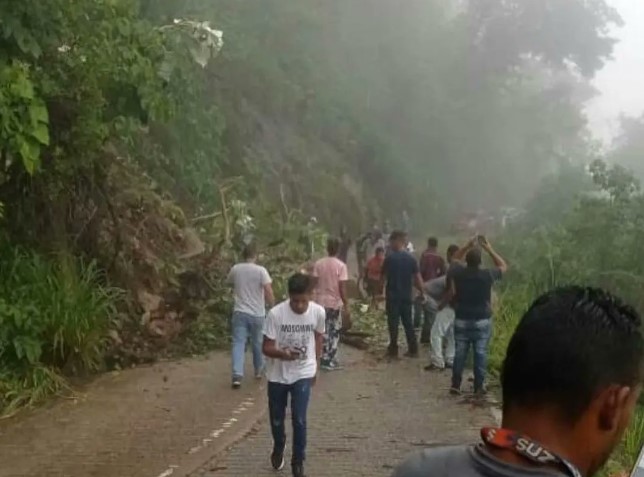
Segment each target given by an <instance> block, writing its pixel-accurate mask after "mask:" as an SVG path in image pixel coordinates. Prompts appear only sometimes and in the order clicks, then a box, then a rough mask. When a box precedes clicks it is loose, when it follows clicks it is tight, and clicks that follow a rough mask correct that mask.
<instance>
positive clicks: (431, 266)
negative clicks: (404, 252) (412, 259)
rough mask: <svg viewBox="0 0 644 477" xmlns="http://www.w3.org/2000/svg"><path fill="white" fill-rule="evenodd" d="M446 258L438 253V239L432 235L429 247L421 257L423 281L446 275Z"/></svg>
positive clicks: (428, 241)
mask: <svg viewBox="0 0 644 477" xmlns="http://www.w3.org/2000/svg"><path fill="white" fill-rule="evenodd" d="M445 270H446V266H445V259H444V258H443V257H441V255H440V254H439V253H438V239H437V238H436V237H430V238H429V239H428V240H427V249H426V250H425V251H424V252H423V254H422V255H421V257H420V275H421V276H422V277H423V282H428V281H430V280H433V279H434V278H438V277H442V276H443V275H445Z"/></svg>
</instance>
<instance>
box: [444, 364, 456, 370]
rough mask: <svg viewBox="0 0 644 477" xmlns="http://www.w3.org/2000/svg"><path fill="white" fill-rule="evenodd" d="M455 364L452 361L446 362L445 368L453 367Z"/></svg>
mask: <svg viewBox="0 0 644 477" xmlns="http://www.w3.org/2000/svg"><path fill="white" fill-rule="evenodd" d="M453 367H454V365H453V364H452V363H445V369H452V368H453Z"/></svg>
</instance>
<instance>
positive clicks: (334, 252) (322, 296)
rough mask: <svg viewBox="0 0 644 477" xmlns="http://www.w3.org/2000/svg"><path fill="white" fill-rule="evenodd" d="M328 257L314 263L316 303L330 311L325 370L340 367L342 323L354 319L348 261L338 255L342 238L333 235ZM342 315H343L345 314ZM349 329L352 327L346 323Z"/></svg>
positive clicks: (328, 246)
mask: <svg viewBox="0 0 644 477" xmlns="http://www.w3.org/2000/svg"><path fill="white" fill-rule="evenodd" d="M326 250H327V253H328V256H327V257H324V258H321V259H320V260H318V261H317V262H315V265H314V266H313V277H314V280H315V302H316V303H318V304H319V305H322V306H323V307H324V309H325V311H326V326H325V330H326V331H325V333H324V345H323V348H322V359H321V360H320V368H321V369H323V370H325V371H335V370H338V369H340V365H339V364H338V361H337V354H338V343H339V342H340V329H341V328H342V322H343V321H344V324H345V325H348V324H349V320H350V319H351V315H350V311H349V301H348V299H347V281H349V272H348V270H347V266H346V264H345V263H344V262H343V261H342V260H340V259H338V258H337V256H338V251H339V250H340V240H338V239H336V238H329V239H328V240H327V244H326ZM341 314H342V316H341ZM346 327H347V328H348V326H346Z"/></svg>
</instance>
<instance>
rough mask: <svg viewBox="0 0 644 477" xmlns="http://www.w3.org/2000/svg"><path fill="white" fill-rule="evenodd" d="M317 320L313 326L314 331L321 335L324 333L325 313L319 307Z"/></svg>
mask: <svg viewBox="0 0 644 477" xmlns="http://www.w3.org/2000/svg"><path fill="white" fill-rule="evenodd" d="M317 310H318V318H317V320H316V324H315V331H316V332H317V333H320V334H323V333H324V332H325V331H326V311H324V308H322V307H321V306H320V307H318V308H317Z"/></svg>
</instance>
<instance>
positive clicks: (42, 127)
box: [31, 123, 49, 146]
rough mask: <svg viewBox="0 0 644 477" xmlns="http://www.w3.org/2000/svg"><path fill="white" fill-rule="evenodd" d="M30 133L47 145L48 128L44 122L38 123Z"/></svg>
mask: <svg viewBox="0 0 644 477" xmlns="http://www.w3.org/2000/svg"><path fill="white" fill-rule="evenodd" d="M31 135H32V136H33V137H34V138H36V139H37V140H38V142H39V143H40V144H42V145H44V146H49V128H48V127H47V124H45V123H38V125H36V126H35V127H34V128H33V129H32V130H31Z"/></svg>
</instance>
